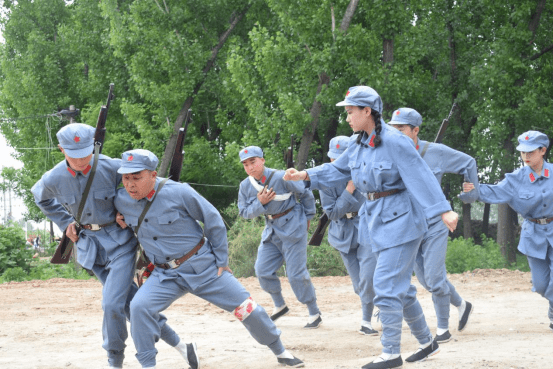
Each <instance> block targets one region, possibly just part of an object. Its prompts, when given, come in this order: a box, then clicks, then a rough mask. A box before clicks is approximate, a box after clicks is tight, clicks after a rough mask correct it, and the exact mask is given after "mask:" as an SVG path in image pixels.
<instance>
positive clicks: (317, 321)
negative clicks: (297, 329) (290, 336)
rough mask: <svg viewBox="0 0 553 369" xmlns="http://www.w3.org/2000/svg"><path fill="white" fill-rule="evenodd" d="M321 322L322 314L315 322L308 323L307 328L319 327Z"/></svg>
mask: <svg viewBox="0 0 553 369" xmlns="http://www.w3.org/2000/svg"><path fill="white" fill-rule="evenodd" d="M321 324H323V319H322V318H321V315H320V314H319V317H318V318H317V319H315V321H314V322H313V323H307V324H306V325H305V327H303V328H305V329H317V328H319V327H320V326H321Z"/></svg>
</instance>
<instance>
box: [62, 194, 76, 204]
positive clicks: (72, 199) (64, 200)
mask: <svg viewBox="0 0 553 369" xmlns="http://www.w3.org/2000/svg"><path fill="white" fill-rule="evenodd" d="M58 201H59V202H60V204H62V205H65V206H71V205H73V204H74V203H75V196H73V195H67V196H60V197H58Z"/></svg>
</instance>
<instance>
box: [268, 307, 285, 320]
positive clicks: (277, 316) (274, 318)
mask: <svg viewBox="0 0 553 369" xmlns="http://www.w3.org/2000/svg"><path fill="white" fill-rule="evenodd" d="M289 312H290V309H288V306H286V307H285V308H284V309H282V310H281V311H279V312H278V313H276V314H273V315H271V320H272V321H273V322H276V321H277V319H278V318H282V317H283V316H285V315H287V314H288V313H289Z"/></svg>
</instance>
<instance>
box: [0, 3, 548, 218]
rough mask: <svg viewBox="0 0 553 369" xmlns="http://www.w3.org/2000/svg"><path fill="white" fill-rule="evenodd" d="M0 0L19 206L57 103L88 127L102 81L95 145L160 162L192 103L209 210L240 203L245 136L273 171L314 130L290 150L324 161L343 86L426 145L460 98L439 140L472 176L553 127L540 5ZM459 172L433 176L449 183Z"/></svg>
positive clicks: (42, 163) (506, 166)
mask: <svg viewBox="0 0 553 369" xmlns="http://www.w3.org/2000/svg"><path fill="white" fill-rule="evenodd" d="M352 5H353V6H352ZM4 7H5V9H6V11H7V13H6V16H5V17H4V19H3V20H2V30H3V35H4V38H5V42H4V43H3V44H2V45H1V46H2V47H1V51H0V52H1V54H0V58H1V59H0V74H1V76H0V77H1V78H0V91H1V92H0V108H1V112H2V115H3V118H4V119H3V120H2V124H1V126H0V127H1V130H2V133H3V134H4V135H5V136H6V138H7V140H8V142H9V143H10V145H11V146H13V147H14V148H15V150H16V152H17V156H18V157H19V159H20V160H21V161H23V163H24V165H25V168H24V169H23V170H21V173H20V174H19V175H18V181H17V184H18V186H19V189H20V191H21V192H22V193H23V194H25V191H27V199H28V204H29V203H31V202H32V199H31V198H30V196H28V190H29V188H30V187H31V186H32V184H33V183H34V182H36V180H38V178H40V176H41V175H42V174H43V173H44V172H45V171H46V170H48V169H50V168H51V167H52V166H53V165H54V164H55V163H56V162H58V161H59V160H61V159H62V155H61V154H60V153H59V152H57V151H56V145H57V140H56V137H55V133H56V131H57V130H58V129H59V128H60V127H61V126H62V125H64V124H67V121H65V120H60V119H59V117H58V116H56V115H53V114H54V113H55V112H57V111H59V110H60V109H64V108H67V107H68V106H69V105H75V106H77V108H79V109H81V115H80V116H79V117H78V120H79V121H81V122H84V123H87V124H90V125H94V124H95V121H96V118H97V115H98V111H99V108H100V106H101V105H102V104H103V103H104V101H105V94H106V92H107V88H108V85H109V83H115V89H116V99H115V100H114V102H113V103H112V105H111V108H110V112H109V116H108V122H107V126H108V133H107V135H106V146H105V150H104V153H105V154H107V155H110V156H112V157H119V156H120V154H121V153H122V152H123V151H125V150H128V149H131V148H147V149H149V150H151V151H153V152H154V153H156V154H157V155H158V157H159V158H160V159H162V158H163V156H164V151H165V148H166V145H167V141H168V138H169V137H170V136H171V135H172V134H173V132H174V128H175V123H177V122H178V117H179V113H180V112H181V110H182V109H183V107H185V106H186V104H190V106H191V108H192V110H193V118H192V123H191V126H190V128H189V131H188V137H187V140H186V142H185V152H186V155H185V164H184V165H185V167H184V170H183V171H182V178H181V180H183V181H188V182H191V183H198V184H199V185H194V186H195V187H196V189H197V190H198V191H200V192H201V193H202V194H203V195H204V196H206V197H207V198H208V199H209V200H210V201H212V202H213V203H215V204H216V205H217V206H218V207H224V206H226V205H228V204H229V203H232V202H233V201H235V200H236V197H237V192H238V184H239V182H240V180H241V179H243V178H244V177H245V173H244V172H243V169H242V167H241V165H240V163H239V161H238V151H239V149H240V148H241V147H243V146H246V145H253V144H255V145H259V146H261V147H262V148H263V149H264V150H265V154H266V159H267V164H268V165H269V166H272V167H276V168H284V166H285V164H284V161H283V155H282V154H283V152H284V150H285V149H287V147H288V146H289V142H290V140H289V137H290V135H291V134H294V135H296V137H297V138H300V137H302V136H303V137H305V132H310V130H311V131H312V142H311V141H309V142H308V141H304V142H303V144H304V147H302V142H301V140H297V144H296V147H295V148H294V149H295V154H296V155H295V156H296V158H297V157H298V156H297V154H298V151H300V149H301V150H303V149H307V150H306V151H305V153H306V155H303V151H302V155H300V156H301V157H300V162H299V163H297V165H298V166H300V167H301V166H303V165H305V164H306V162H311V161H312V160H314V162H315V163H317V164H319V163H321V162H324V161H327V160H328V159H327V157H326V151H327V148H328V142H329V140H330V138H332V137H333V136H334V135H337V134H345V135H349V134H350V133H351V132H350V129H349V127H348V126H347V124H345V123H344V119H345V118H344V115H343V113H342V109H340V108H338V107H336V106H335V103H336V102H338V101H340V100H341V99H342V98H343V96H344V94H345V92H346V90H347V88H348V87H349V86H353V85H358V84H366V85H369V86H372V87H374V88H375V89H376V90H377V91H378V92H379V93H380V95H381V96H382V99H383V101H384V103H385V111H384V114H383V115H384V118H385V120H388V119H389V118H390V116H391V113H392V112H393V110H395V109H397V108H399V107H405V106H408V107H412V108H415V109H417V110H418V111H419V112H420V113H421V114H422V115H423V117H424V119H423V126H422V131H421V136H422V138H423V139H426V140H430V141H432V140H433V138H434V137H435V134H436V132H437V129H438V127H439V124H440V122H441V121H442V119H443V118H444V117H445V116H447V114H448V112H449V110H450V108H451V105H452V103H453V102H457V104H458V106H459V109H458V111H457V112H456V113H455V116H454V118H453V119H452V123H451V124H450V127H449V129H448V134H447V136H446V139H445V141H444V143H445V144H447V145H449V146H451V147H453V148H455V149H458V150H461V151H464V152H467V153H468V154H470V155H473V156H475V157H476V158H477V161H478V165H479V167H480V168H481V171H482V173H481V174H482V180H483V182H495V181H497V180H498V179H500V178H501V177H502V175H504V173H506V172H509V171H512V170H513V169H514V168H516V167H517V166H518V165H520V164H519V161H518V158H517V157H516V155H514V154H513V147H514V144H515V141H516V137H517V136H518V134H520V133H522V132H523V131H525V130H528V129H538V130H542V131H544V132H545V133H547V134H549V135H553V126H552V122H551V112H552V109H553V101H552V96H553V93H552V92H553V91H552V89H553V83H552V82H553V81H552V79H553V73H552V72H553V71H552V68H553V66H552V60H553V59H552V58H553V55H552V54H553V53H552V49H553V45H552V44H551V42H552V41H551V40H553V37H552V36H553V35H552V32H553V27H552V25H553V21H552V20H553V2H551V1H549V2H548V1H546V0H517V1H514V0H506V1H502V2H496V1H491V0H466V1H453V0H447V1H435V0H419V1H412V0H387V1H382V0H373V1H368V2H361V1H359V2H357V1H354V0H335V1H328V0H319V1H314V0H278V1H276V0H265V1H251V0H213V1H207V2H206V1H200V0H192V1H187V2H184V3H183V2H182V1H176V0H148V1H144V0H134V1H133V0H105V1H101V2H90V1H83V0H76V1H72V2H65V1H63V0H35V1H29V0H24V1H17V2H4ZM352 9H353V12H352V13H351V14H349V13H348V11H349V10H352ZM349 15H351V17H350V16H349ZM346 23H347V24H346ZM229 30H232V32H230V33H226V32H228V31H229ZM223 35H227V36H228V37H227V38H225V39H224V41H223V42H222V43H221V40H223V39H222V36H223ZM215 51H216V53H215V54H214V52H215ZM315 108H317V109H319V111H317V112H314V109H315ZM315 113H316V114H315ZM314 117H316V119H317V121H316V124H314V120H315V118H314ZM305 146H307V147H305ZM32 148H34V149H33V150H29V149H32ZM38 148H41V149H40V150H38ZM44 148H46V149H44ZM460 182H461V180H460V179H459V178H457V177H451V178H450V177H445V178H444V183H443V184H444V186H446V187H448V188H451V191H452V193H455V192H458V191H460ZM205 185H210V186H205ZM215 185H216V186H215ZM221 185H224V186H229V187H218V186H221ZM452 197H454V196H452ZM31 213H32V214H35V215H36V214H37V212H36V208H35V209H34V210H31Z"/></svg>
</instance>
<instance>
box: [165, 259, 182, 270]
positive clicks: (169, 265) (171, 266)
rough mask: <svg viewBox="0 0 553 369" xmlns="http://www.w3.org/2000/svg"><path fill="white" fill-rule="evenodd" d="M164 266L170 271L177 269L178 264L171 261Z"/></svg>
mask: <svg viewBox="0 0 553 369" xmlns="http://www.w3.org/2000/svg"><path fill="white" fill-rule="evenodd" d="M165 265H167V266H168V267H169V268H171V269H175V268H178V266H179V264H177V262H176V261H175V259H173V260H169V261H168V262H166V263H165Z"/></svg>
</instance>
